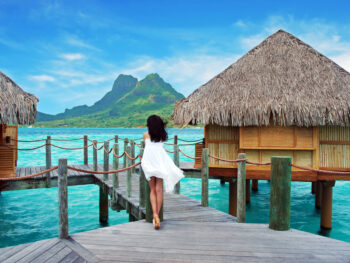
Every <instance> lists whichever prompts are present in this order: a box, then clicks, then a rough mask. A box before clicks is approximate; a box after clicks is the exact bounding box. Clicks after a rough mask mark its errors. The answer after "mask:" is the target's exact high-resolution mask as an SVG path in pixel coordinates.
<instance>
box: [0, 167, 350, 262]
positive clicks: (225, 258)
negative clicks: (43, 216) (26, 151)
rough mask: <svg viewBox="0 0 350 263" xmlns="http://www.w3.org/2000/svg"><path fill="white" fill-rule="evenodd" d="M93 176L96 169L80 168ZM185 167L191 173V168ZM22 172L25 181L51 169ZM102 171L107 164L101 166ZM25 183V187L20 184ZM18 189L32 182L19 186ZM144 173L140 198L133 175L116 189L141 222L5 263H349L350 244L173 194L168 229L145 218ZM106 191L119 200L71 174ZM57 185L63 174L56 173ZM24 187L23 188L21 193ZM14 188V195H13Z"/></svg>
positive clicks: (44, 245) (27, 251) (50, 243)
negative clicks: (239, 219) (240, 218)
mask: <svg viewBox="0 0 350 263" xmlns="http://www.w3.org/2000/svg"><path fill="white" fill-rule="evenodd" d="M78 167H80V168H85V169H92V166H85V165H79V166H78ZM181 167H182V168H183V169H184V170H185V171H186V167H187V171H188V172H189V173H190V174H192V175H193V174H194V173H195V169H193V168H192V167H191V165H189V164H181ZM44 169H45V168H44V167H31V168H18V175H19V176H24V175H26V173H28V174H29V173H32V172H34V171H35V172H38V171H39V170H44ZM99 170H102V165H99ZM45 180H46V179H45V176H44V177H42V178H33V179H28V180H23V181H10V182H9V183H8V185H9V186H8V187H9V189H12V190H14V189H15V188H16V187H17V189H24V188H37V187H45ZM26 181H27V182H26ZM16 182H17V183H16ZM18 182H22V183H23V182H26V183H25V184H21V185H19V184H18ZM138 182H139V180H138V174H136V173H135V174H133V175H132V197H131V198H127V197H126V174H125V172H122V173H120V174H119V188H117V189H114V191H115V194H116V196H117V197H118V198H117V207H119V209H123V208H124V209H125V208H126V206H127V205H126V204H127V203H128V206H129V213H130V215H131V216H130V217H131V218H133V220H135V219H140V220H139V221H135V222H129V223H125V224H120V225H115V226H110V227H105V228H100V229H96V230H92V231H87V232H81V233H76V234H73V235H70V237H69V238H68V239H58V238H52V239H48V240H41V241H38V242H34V243H28V244H23V245H19V246H13V247H6V248H2V249H0V262H349V261H350V243H346V242H342V241H338V240H334V239H330V238H326V237H322V236H318V235H314V234H310V233H305V232H302V231H298V230H294V229H291V230H288V231H274V230H271V229H269V228H268V226H267V225H265V224H242V223H236V219H235V217H233V216H231V215H229V214H226V213H223V212H221V211H218V210H216V209H214V208H210V207H203V206H201V205H200V203H199V202H198V201H196V200H193V199H191V198H189V197H186V196H184V195H181V194H180V195H179V194H172V193H165V195H164V221H163V222H162V226H161V229H160V230H154V229H153V228H152V224H150V223H147V222H146V221H145V220H144V219H141V218H143V217H144V216H145V209H144V208H143V207H140V206H139V204H138V201H139V198H138V196H139V195H138V194H139V192H138V189H139V187H138ZM91 183H95V184H99V185H101V184H105V185H106V186H108V189H109V194H110V195H111V194H112V193H113V187H112V181H111V180H106V181H103V176H102V175H92V174H84V173H80V172H76V171H72V170H69V174H68V184H69V185H78V184H91ZM51 184H52V186H55V185H57V172H56V171H55V172H53V173H52V174H51ZM18 187H20V188H18ZM9 189H8V190H9Z"/></svg>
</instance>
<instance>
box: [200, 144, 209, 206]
mask: <svg viewBox="0 0 350 263" xmlns="http://www.w3.org/2000/svg"><path fill="white" fill-rule="evenodd" d="M201 175H202V202H201V204H202V206H209V196H208V194H209V193H208V179H209V150H208V148H203V150H202V170H201Z"/></svg>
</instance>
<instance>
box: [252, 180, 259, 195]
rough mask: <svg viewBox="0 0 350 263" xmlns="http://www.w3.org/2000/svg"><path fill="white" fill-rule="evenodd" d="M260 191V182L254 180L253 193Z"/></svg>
mask: <svg viewBox="0 0 350 263" xmlns="http://www.w3.org/2000/svg"><path fill="white" fill-rule="evenodd" d="M258 190H259V180H258V179H253V180H252V191H253V192H257V191H258Z"/></svg>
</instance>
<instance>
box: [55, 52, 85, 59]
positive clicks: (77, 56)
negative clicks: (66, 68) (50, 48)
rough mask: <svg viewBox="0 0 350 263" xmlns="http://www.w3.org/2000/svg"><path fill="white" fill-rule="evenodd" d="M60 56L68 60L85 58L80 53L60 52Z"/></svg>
mask: <svg viewBox="0 0 350 263" xmlns="http://www.w3.org/2000/svg"><path fill="white" fill-rule="evenodd" d="M61 57H62V58H64V59H65V60H68V61H73V60H81V59H84V58H85V56H84V55H83V54H81V53H66V54H62V55H61Z"/></svg>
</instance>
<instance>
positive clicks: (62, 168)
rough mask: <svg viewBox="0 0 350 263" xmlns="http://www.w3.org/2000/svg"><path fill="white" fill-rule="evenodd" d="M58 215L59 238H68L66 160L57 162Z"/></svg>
mask: <svg viewBox="0 0 350 263" xmlns="http://www.w3.org/2000/svg"><path fill="white" fill-rule="evenodd" d="M58 211H59V212H58V215H59V227H58V229H59V230H58V233H59V235H58V236H59V238H68V187H67V159H59V161H58Z"/></svg>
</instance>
